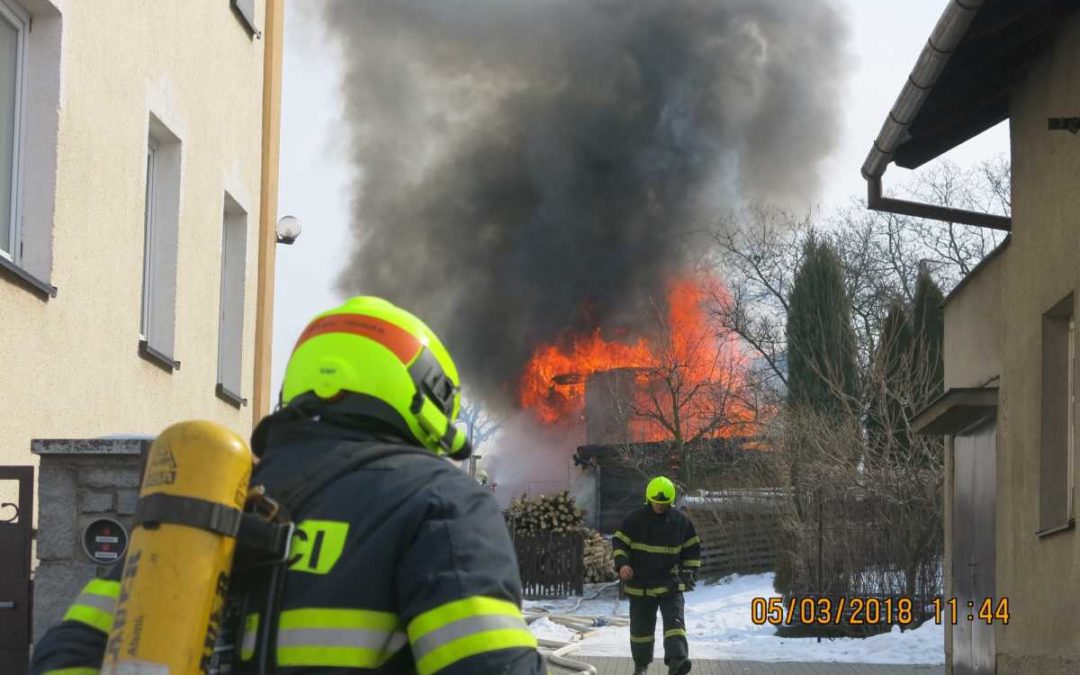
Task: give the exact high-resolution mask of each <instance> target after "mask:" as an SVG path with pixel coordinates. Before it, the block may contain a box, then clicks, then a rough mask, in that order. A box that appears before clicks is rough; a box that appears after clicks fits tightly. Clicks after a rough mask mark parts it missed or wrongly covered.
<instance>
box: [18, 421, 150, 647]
mask: <svg viewBox="0 0 1080 675" xmlns="http://www.w3.org/2000/svg"><path fill="white" fill-rule="evenodd" d="M149 445H150V441H149V440H147V439H91V440H35V441H33V443H32V445H31V451H32V452H33V453H34V454H36V455H38V456H39V457H40V461H41V464H40V468H39V471H38V534H37V559H38V566H37V569H36V570H35V572H34V639H35V640H36V639H37V638H39V637H40V636H41V635H42V634H43V633H44V632H45V631H46V630H47V629H48V628H49V627H50V626H52V625H54V624H56V623H57V622H59V621H60V620H61V619H62V618H63V616H64V613H65V612H66V611H67V608H68V606H69V605H70V604H71V601H72V600H73V599H74V598H75V596H76V595H78V593H79V591H80V590H81V589H82V587H83V586H84V585H85V584H86V582H87V581H89V580H90V579H93V578H94V577H100V576H104V575H105V574H106V573H107V572H108V570H109V567H110V566H108V565H100V564H98V563H96V562H94V561H93V560H91V559H90V557H89V556H87V554H86V553H85V552H84V550H83V544H82V537H83V532H84V530H85V529H86V527H87V526H88V525H89V524H90V523H91V522H93V521H94V520H97V519H99V518H111V519H112V520H115V521H117V522H119V523H120V524H121V525H123V526H124V528H125V529H126V530H127V531H128V535H129V537H130V534H131V517H132V516H133V515H134V513H135V503H136V502H137V501H138V496H139V481H140V478H141V467H142V454H143V452H144V450H145V449H146V448H147V447H149Z"/></svg>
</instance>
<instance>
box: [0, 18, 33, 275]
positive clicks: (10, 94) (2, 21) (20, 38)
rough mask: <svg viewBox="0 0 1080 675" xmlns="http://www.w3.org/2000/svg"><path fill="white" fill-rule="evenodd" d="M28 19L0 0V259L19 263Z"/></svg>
mask: <svg viewBox="0 0 1080 675" xmlns="http://www.w3.org/2000/svg"><path fill="white" fill-rule="evenodd" d="M28 24H29V16H28V15H27V14H26V12H25V11H23V9H22V8H21V7H19V6H18V5H16V4H14V3H12V2H9V1H8V0H0V256H3V257H4V258H6V259H7V260H10V261H12V262H14V263H16V264H19V262H20V260H19V259H20V257H21V255H20V251H19V249H20V248H21V247H20V246H19V242H20V237H19V201H20V199H19V172H20V166H21V161H20V160H21V156H20V149H21V148H20V146H21V145H22V143H21V139H22V116H23V86H24V84H23V81H24V78H25V70H26V33H27V26H28Z"/></svg>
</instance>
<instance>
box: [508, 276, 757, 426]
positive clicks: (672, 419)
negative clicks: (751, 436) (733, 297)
mask: <svg viewBox="0 0 1080 675" xmlns="http://www.w3.org/2000/svg"><path fill="white" fill-rule="evenodd" d="M710 298H712V299H719V300H720V301H721V302H726V300H727V293H726V290H725V289H724V288H723V286H722V285H721V284H720V283H719V282H718V281H717V280H715V279H712V278H708V277H700V278H694V279H680V280H677V281H675V282H673V283H672V284H670V286H669V289H668V297H667V311H666V316H664V318H663V320H662V321H657V322H656V323H657V324H658V327H659V328H660V330H659V331H658V333H659V335H658V336H654V337H652V339H649V340H646V339H644V338H638V339H637V340H636V341H635V342H633V343H632V344H626V343H623V342H615V341H609V340H606V339H605V338H604V336H603V335H602V332H601V330H600V329H599V328H598V329H595V330H593V331H592V332H591V333H588V334H585V335H577V336H573V337H571V338H570V339H568V340H565V341H563V343H562V344H561V345H554V344H545V345H541V346H540V347H538V348H537V349H536V350H535V351H534V352H533V356H532V358H531V359H530V360H529V363H528V365H527V366H526V369H525V372H524V374H523V376H522V378H521V389H520V401H521V405H522V407H523V408H526V409H528V410H531V411H533V412H534V413H535V414H536V416H537V417H538V418H539V419H540V420H542V421H543V422H546V423H548V424H564V425H576V424H580V423H581V422H582V420H583V411H584V408H585V383H586V380H587V379H588V377H589V376H590V375H592V374H593V373H596V372H602V371H606V370H614V369H619V368H634V369H638V371H639V372H638V374H637V377H636V378H635V379H636V380H637V383H638V387H637V389H638V391H637V392H636V394H635V396H634V398H635V401H634V402H633V409H634V410H633V415H632V417H631V419H630V424H629V426H630V429H629V430H628V432H629V435H630V437H631V438H630V439H628V440H635V441H661V440H670V439H671V438H673V436H674V432H673V431H672V429H670V428H668V427H670V426H672V425H673V424H674V423H676V422H677V423H678V425H679V434H680V435H681V436H682V438H684V439H691V438H694V437H698V436H729V435H734V434H736V433H738V429H737V427H738V426H739V425H738V424H737V423H738V422H740V421H748V420H749V419H750V416H751V413H750V411H749V410H746V409H745V407H743V406H742V405H741V404H740V403H739V397H738V396H737V393H738V391H739V389H740V388H741V387H742V386H743V385H744V383H745V365H746V364H745V357H744V356H743V354H742V350H741V349H740V346H739V344H738V343H737V341H736V340H735V339H734V338H733V337H731V336H727V335H720V334H719V331H717V330H716V326H715V325H714V324H713V323H712V322H711V321H710V319H709V314H708V311H707V309H706V307H705V302H706V300H708V299H710ZM721 406H723V407H721ZM675 410H677V412H674V411H675Z"/></svg>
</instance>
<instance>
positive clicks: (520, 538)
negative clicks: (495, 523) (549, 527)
mask: <svg viewBox="0 0 1080 675" xmlns="http://www.w3.org/2000/svg"><path fill="white" fill-rule="evenodd" d="M511 534H512V536H513V538H514V550H515V552H516V553H517V559H518V570H519V571H520V573H521V586H522V590H523V591H524V594H525V598H526V599H527V600H541V599H546V598H565V597H567V596H572V595H581V594H582V593H583V591H584V587H585V551H584V544H585V542H584V539H583V538H582V536H581V534H580V533H571V534H566V533H555V532H547V533H543V534H518V535H514V534H513V533H511Z"/></svg>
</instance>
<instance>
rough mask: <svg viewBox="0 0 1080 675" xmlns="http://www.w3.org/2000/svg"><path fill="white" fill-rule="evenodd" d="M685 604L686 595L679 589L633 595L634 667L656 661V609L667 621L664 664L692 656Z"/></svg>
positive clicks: (631, 624)
mask: <svg viewBox="0 0 1080 675" xmlns="http://www.w3.org/2000/svg"><path fill="white" fill-rule="evenodd" d="M684 606H685V605H684V601H683V594H682V593H679V592H675V593H670V594H667V595H663V596H660V597H649V596H646V597H641V598H634V597H632V598H630V653H631V654H633V656H634V665H635V666H647V665H649V664H650V663H651V662H652V660H653V642H654V641H655V638H654V635H655V634H656V610H657V608H659V609H660V615H661V617H663V620H664V664H665V665H671V664H672V663H676V662H678V661H681V660H683V659H686V658H687V657H688V656H689V647H688V646H687V644H686V622H685V620H684V618H683V608H684Z"/></svg>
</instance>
